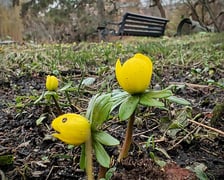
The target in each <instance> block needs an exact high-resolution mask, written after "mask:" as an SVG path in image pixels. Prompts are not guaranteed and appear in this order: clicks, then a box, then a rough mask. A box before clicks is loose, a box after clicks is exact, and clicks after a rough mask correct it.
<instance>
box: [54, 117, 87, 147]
mask: <svg viewBox="0 0 224 180" xmlns="http://www.w3.org/2000/svg"><path fill="white" fill-rule="evenodd" d="M51 125H52V127H53V129H55V130H56V131H57V132H58V133H54V134H52V135H53V136H54V137H56V138H58V139H60V140H61V141H63V142H65V143H67V144H74V145H80V144H82V143H84V142H85V141H86V140H87V139H88V138H89V136H90V124H89V122H88V120H87V119H86V118H85V117H83V116H81V115H78V114H75V113H67V114H64V115H61V116H59V117H57V118H55V119H54V120H53V121H52V124H51Z"/></svg>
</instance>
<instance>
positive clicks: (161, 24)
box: [118, 12, 169, 37]
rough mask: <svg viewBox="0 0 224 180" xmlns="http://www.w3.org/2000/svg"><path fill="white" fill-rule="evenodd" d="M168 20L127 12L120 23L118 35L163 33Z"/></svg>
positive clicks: (156, 34)
mask: <svg viewBox="0 0 224 180" xmlns="http://www.w3.org/2000/svg"><path fill="white" fill-rule="evenodd" d="M168 21H169V20H168V19H165V18H160V17H154V16H143V15H139V14H134V13H129V12H127V13H126V14H125V15H124V16H123V20H122V22H121V23H120V27H119V30H118V35H120V36H128V35H129V36H152V37H159V36H163V35H164V31H165V28H166V24H167V22H168Z"/></svg>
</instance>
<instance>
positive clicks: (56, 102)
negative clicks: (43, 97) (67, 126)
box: [52, 95, 62, 115]
mask: <svg viewBox="0 0 224 180" xmlns="http://www.w3.org/2000/svg"><path fill="white" fill-rule="evenodd" d="M52 98H53V100H54V103H55V106H56V107H57V110H58V114H59V115H61V114H62V111H61V108H60V106H59V104H58V101H57V100H56V98H55V97H54V95H52Z"/></svg>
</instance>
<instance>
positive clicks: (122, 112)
mask: <svg viewBox="0 0 224 180" xmlns="http://www.w3.org/2000/svg"><path fill="white" fill-rule="evenodd" d="M138 103H139V96H131V95H130V96H128V97H127V98H126V100H125V101H124V102H123V103H122V104H121V106H120V108H119V118H120V119H121V120H122V121H123V120H126V119H128V118H129V117H130V116H131V115H132V114H133V113H134V111H135V109H136V108H137V105H138Z"/></svg>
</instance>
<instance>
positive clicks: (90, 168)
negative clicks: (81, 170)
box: [85, 135, 94, 180]
mask: <svg viewBox="0 0 224 180" xmlns="http://www.w3.org/2000/svg"><path fill="white" fill-rule="evenodd" d="M85 155H86V174H87V179H88V180H93V179H94V178H93V160H92V158H93V155H92V137H91V135H90V137H89V139H88V140H87V141H86V142H85Z"/></svg>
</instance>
